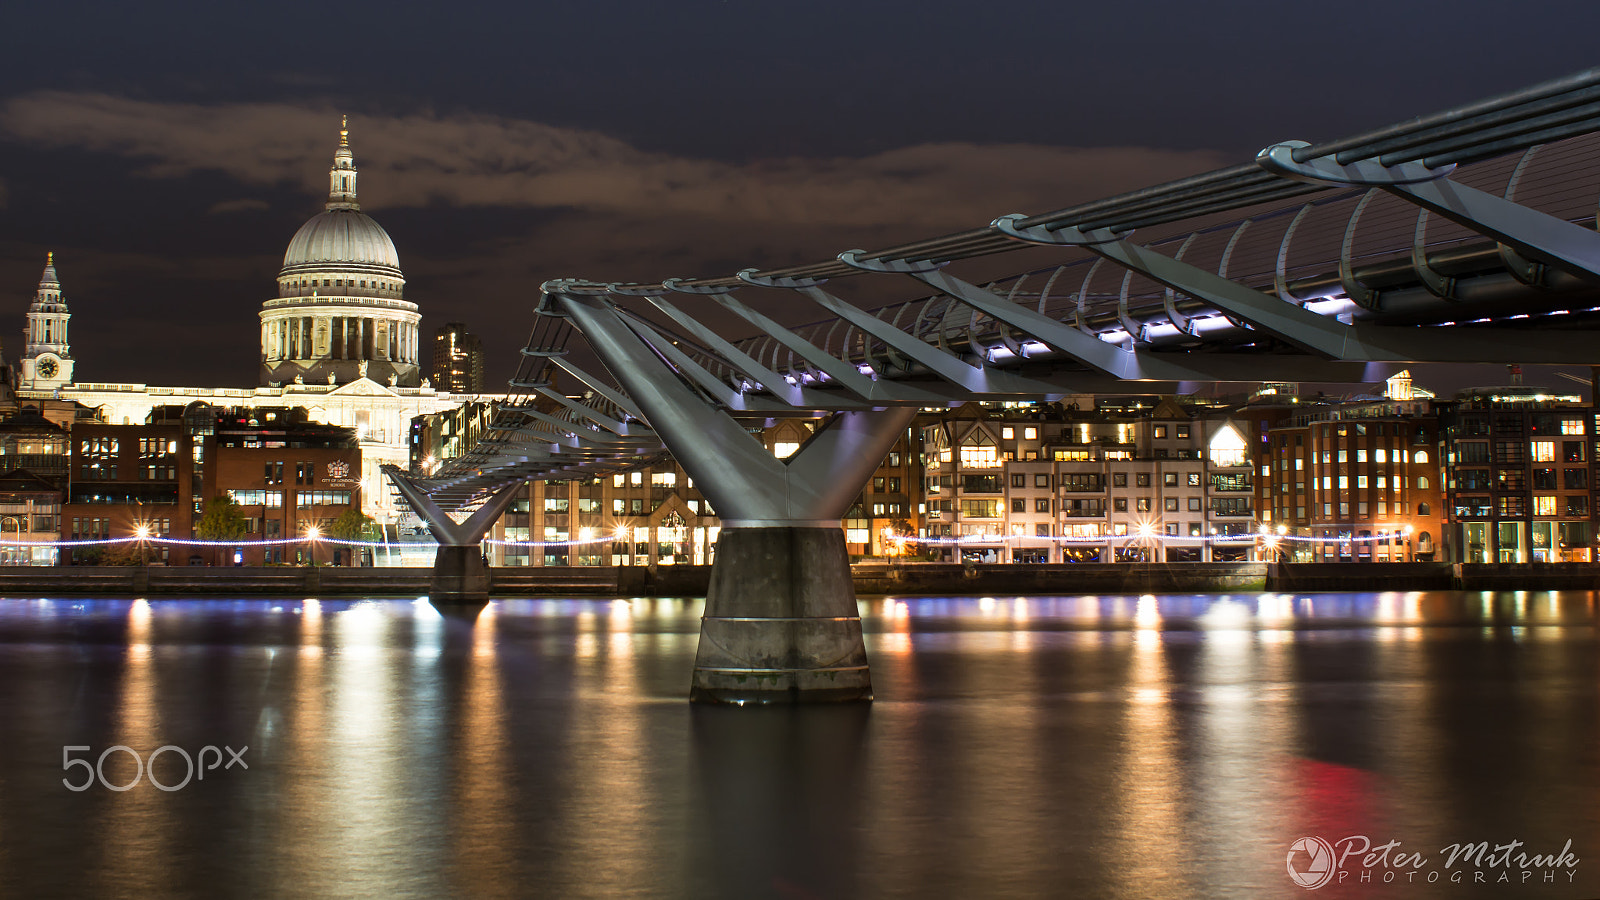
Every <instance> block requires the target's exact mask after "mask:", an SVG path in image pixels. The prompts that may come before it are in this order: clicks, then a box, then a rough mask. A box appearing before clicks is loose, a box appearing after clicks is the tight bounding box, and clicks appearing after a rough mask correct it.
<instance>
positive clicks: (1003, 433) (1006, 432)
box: [1000, 425, 1017, 441]
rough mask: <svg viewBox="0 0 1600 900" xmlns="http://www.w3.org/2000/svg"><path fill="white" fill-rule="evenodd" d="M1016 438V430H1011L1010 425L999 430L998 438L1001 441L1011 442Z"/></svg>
mask: <svg viewBox="0 0 1600 900" xmlns="http://www.w3.org/2000/svg"><path fill="white" fill-rule="evenodd" d="M1016 436H1017V433H1016V429H1014V428H1012V427H1011V426H1010V425H1007V426H1005V427H1004V428H1001V429H1000V438H1001V440H1006V441H1009V440H1011V439H1012V438H1014V437H1016Z"/></svg>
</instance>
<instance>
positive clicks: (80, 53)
mask: <svg viewBox="0 0 1600 900" xmlns="http://www.w3.org/2000/svg"><path fill="white" fill-rule="evenodd" d="M0 21H3V23H4V25H5V27H4V29H3V30H0V223H3V224H0V345H3V348H4V352H5V354H6V358H7V360H8V361H15V359H16V357H17V354H18V352H19V351H20V349H21V331H22V321H23V315H24V313H25V311H26V307H27V304H28V302H29V300H30V298H31V296H32V294H33V291H34V288H35V285H36V283H37V281H38V276H39V271H40V269H41V267H42V265H43V262H44V254H45V251H46V250H54V251H55V252H56V258H57V263H58V269H59V272H60V275H61V278H62V281H63V287H64V290H65V292H66V297H67V300H68V302H69V304H70V305H71V308H72V312H73V321H72V331H71V336H72V344H73V352H74V356H75V357H76V358H77V360H78V363H77V372H76V375H77V378H78V380H80V381H139V382H147V383H151V384H191V385H236V386H244V385H253V384H254V383H255V379H256V371H257V356H258V334H259V330H258V320H257V317H256V314H257V312H258V310H259V309H260V305H261V302H262V301H263V300H265V299H267V298H269V297H271V296H274V292H275V286H274V281H273V279H274V276H275V275H276V273H277V270H278V268H279V266H281V264H282V255H283V251H284V248H285V246H286V245H287V244H288V241H289V238H290V237H291V236H292V235H293V234H294V232H295V230H296V229H297V228H298V227H299V226H300V224H301V223H302V222H304V221H305V220H306V219H307V218H309V217H310V216H311V215H313V214H314V213H316V212H318V211H320V209H321V204H322V202H323V199H324V198H325V196H326V190H327V175H326V173H327V169H328V166H329V163H330V160H331V156H332V152H333V149H334V147H335V146H336V143H337V131H338V123H339V114H340V113H348V114H349V115H350V118H351V121H350V128H351V144H352V147H353V149H354V151H355V154H356V162H357V165H358V167H359V168H360V170H361V175H362V178H361V202H362V205H363V208H364V210H365V211H366V212H368V213H369V214H371V215H373V217H374V218H376V219H377V220H378V221H379V222H380V223H381V224H382V225H383V226H384V227H385V229H387V230H388V232H389V233H390V235H391V236H392V237H393V238H394V241H395V244H396V246H397V247H398V249H399V252H400V262H401V266H402V268H403V269H404V271H405V274H406V277H407V281H408V284H407V288H406V296H407V298H408V299H410V300H412V301H415V302H417V303H418V304H420V305H421V309H422V313H423V329H424V334H425V335H426V334H431V332H432V330H433V329H434V328H435V327H437V326H438V325H440V324H442V323H443V322H445V321H448V320H461V321H464V322H466V323H467V325H468V327H469V328H471V329H472V330H474V331H476V332H478V333H480V334H481V335H483V337H484V338H485V341H486V344H487V346H488V348H489V351H490V358H489V367H488V368H489V374H490V376H491V379H494V380H498V379H502V378H504V377H506V376H507V375H509V374H510V372H511V369H512V367H513V365H514V363H515V356H516V352H515V351H516V348H518V347H520V346H521V345H522V343H523V341H524V340H525V338H526V336H527V333H528V329H529V327H530V325H531V305H532V302H533V300H534V299H535V295H536V291H537V288H538V285H539V283H540V282H541V281H543V280H545V279H548V278H552V277H585V278H592V279H595V280H602V281H618V280H646V281H658V280H660V279H662V278H667V277H675V276H676V277H697V276H709V275H725V274H730V273H731V272H733V271H735V270H737V269H740V268H744V267H746V266H757V267H762V268H769V267H772V266H778V265H785V264H791V263H797V262H805V261H811V260H813V259H817V258H823V257H828V256H832V255H833V254H835V253H837V252H838V251H840V250H844V249H848V248H851V247H873V246H882V245H885V244H889V243H894V242H899V241H904V240H910V239H915V238H920V237H927V236H932V235H935V234H939V233H943V232H947V231H953V230H958V229H964V228H969V227H974V226H977V225H980V224H983V223H985V222H987V221H989V220H990V219H991V218H993V217H994V216H996V215H999V214H1002V213H1008V212H1030V213H1032V212H1042V211H1046V210H1049V209H1053V208H1058V207H1062V206H1065V205H1068V204H1070V203H1073V202H1076V201H1081V200H1087V199H1093V198H1094V197H1097V196H1103V195H1106V194H1110V193H1115V192H1119V191H1122V190H1128V189H1132V188H1136V187H1141V186H1144V185H1146V184H1151V183H1155V182H1157V181H1163V180H1167V179H1170V178H1174V177H1179V176H1182V175H1185V174H1190V173H1193V172H1197V171H1204V170H1206V169H1210V168H1215V167H1218V166H1221V165H1226V164H1231V163H1235V162H1240V161H1244V160H1245V159H1248V158H1249V156H1250V155H1251V154H1253V153H1254V152H1255V151H1256V150H1257V149H1259V148H1260V147H1262V146H1264V145H1266V144H1269V143H1272V142H1275V141H1279V140H1285V139H1291V138H1301V139H1306V140H1315V139H1319V138H1328V137H1334V136H1339V135H1342V134H1345V133H1350V132H1354V131H1357V130H1361V129H1364V128H1368V127H1373V126H1378V125H1384V124H1388V123H1390V122H1392V121H1397V120H1400V119H1403V118H1407V117H1410V116H1413V115H1417V114H1421V113H1427V112H1432V111H1434V110H1437V109H1441V108H1445V107H1448V106H1451V105H1455V104H1459V103H1462V102H1467V101H1471V100H1474V99H1477V98H1479V97H1482V96H1487V95H1490V94H1494V93H1498V92H1502V91H1505V90H1510V89H1514V88H1517V87H1520V86H1523V85H1527V84H1532V83H1534V82H1537V81H1541V80H1545V79H1548V78H1553V77H1557V76H1560V75H1563V74H1567V73H1569V72H1572V71H1576V70H1578V69H1582V68H1585V67H1587V66H1591V65H1594V64H1595V63H1596V62H1597V59H1596V56H1595V54H1594V50H1593V47H1594V41H1595V35H1596V34H1597V33H1600V4H1596V3H1593V2H1592V0H1591V2H1571V3H1566V2H1563V3H1545V4H1539V3H1529V4H1521V5H1516V6H1512V5H1509V4H1504V3H1495V4H1490V3H1485V2H1477V0H1452V2H1387V3H1361V2H1356V3H1345V4H1334V5H1327V4H1304V3H1282V2H1279V3H1226V2H1216V3H1195V2H1181V3H1179V2H1167V0H1154V2H1144V3H1138V4H1087V3H1082V4H1079V3H1063V2H1059V0H1058V2H1051V3H1035V2H1027V0H1019V2H1009V3H993V4H974V3H959V4H958V3H951V2H938V0H923V2H918V3H901V2H867V3H861V2H855V3H839V2H817V0H813V2H808V3H804V4H801V3H782V2H773V0H765V2H761V0H745V2H702V0H671V2H660V0H656V2H604V0H594V2H584V3H542V4H509V3H508V4H494V5H470V4H438V3H428V4H416V3H395V2H390V3H381V4H380V3H371V2H360V0H356V2H344V3H338V4H333V3H317V4H293V3H279V4H272V5H270V6H267V5H263V6H262V7H261V10H260V11H259V12H250V11H245V10H242V9H235V8H233V7H232V6H231V5H228V4H216V3H174V2H151V3H145V4H128V5H121V6H117V7H111V6H108V5H103V4H81V3H50V4H43V3H27V2H24V3H12V4H8V5H7V6H6V7H5V11H4V13H3V14H0ZM913 287H914V286H912V285H910V283H909V282H907V287H906V290H907V295H910V294H911V293H913V292H914V290H913Z"/></svg>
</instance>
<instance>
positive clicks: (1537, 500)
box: [1533, 494, 1556, 516]
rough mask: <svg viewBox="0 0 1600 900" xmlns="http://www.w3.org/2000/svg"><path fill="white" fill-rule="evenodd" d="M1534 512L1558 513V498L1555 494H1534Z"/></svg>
mask: <svg viewBox="0 0 1600 900" xmlns="http://www.w3.org/2000/svg"><path fill="white" fill-rule="evenodd" d="M1533 514H1534V515H1536V516H1553V515H1555V514H1556V498H1555V495H1554V494H1534V495H1533Z"/></svg>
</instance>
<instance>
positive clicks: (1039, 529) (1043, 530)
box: [1033, 522, 1050, 537]
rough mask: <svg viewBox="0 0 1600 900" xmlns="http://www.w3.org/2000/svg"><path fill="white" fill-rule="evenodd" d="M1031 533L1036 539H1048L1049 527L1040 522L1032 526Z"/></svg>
mask: <svg viewBox="0 0 1600 900" xmlns="http://www.w3.org/2000/svg"><path fill="white" fill-rule="evenodd" d="M1033 533H1034V534H1035V535H1036V536H1038V537H1049V536H1050V526H1049V525H1046V524H1044V523H1042V522H1041V523H1039V524H1038V525H1035V526H1033Z"/></svg>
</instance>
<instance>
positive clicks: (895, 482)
mask: <svg viewBox="0 0 1600 900" xmlns="http://www.w3.org/2000/svg"><path fill="white" fill-rule="evenodd" d="M889 493H891V494H898V493H900V479H899V478H897V477H891V478H890V479H889Z"/></svg>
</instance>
